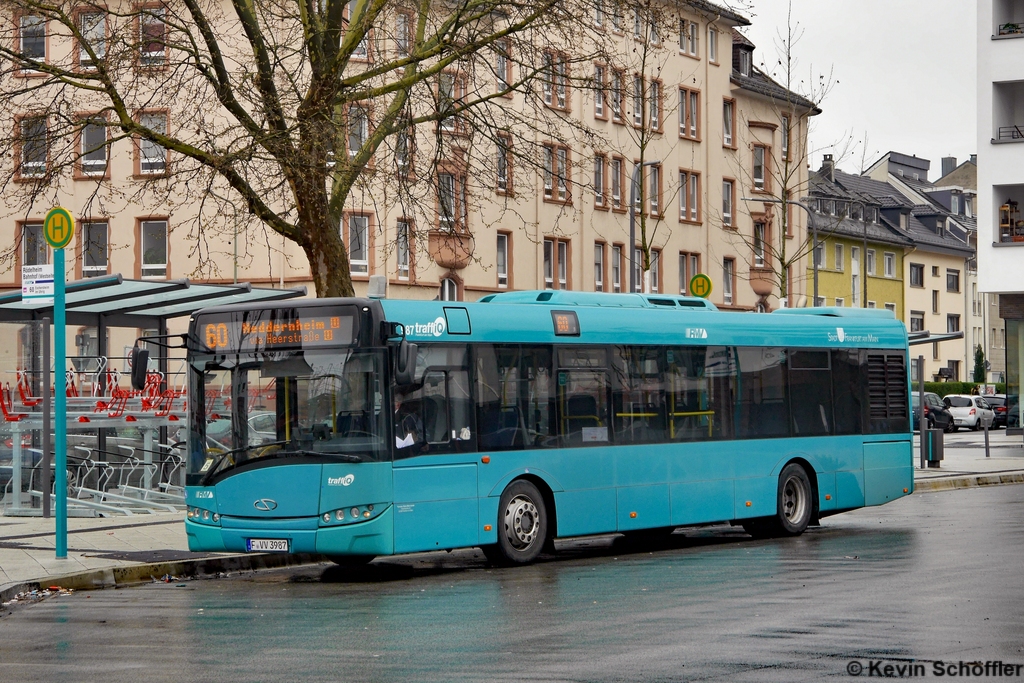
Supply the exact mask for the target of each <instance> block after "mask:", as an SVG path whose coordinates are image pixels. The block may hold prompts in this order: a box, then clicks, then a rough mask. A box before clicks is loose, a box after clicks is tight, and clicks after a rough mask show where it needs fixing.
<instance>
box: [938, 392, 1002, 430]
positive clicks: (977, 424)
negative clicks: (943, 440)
mask: <svg viewBox="0 0 1024 683" xmlns="http://www.w3.org/2000/svg"><path fill="white" fill-rule="evenodd" d="M942 402H943V403H945V404H946V407H947V408H949V412H950V413H951V414H952V415H953V431H954V432H955V431H956V430H958V429H959V428H960V427H969V428H970V429H973V430H978V429H981V428H982V427H984V426H988V427H991V426H992V423H993V422H994V421H995V419H996V413H995V411H994V410H992V407H991V406H989V404H988V402H987V401H985V399H984V397H982V396H968V395H967V394H950V395H949V396H946V397H945V398H943V399H942Z"/></svg>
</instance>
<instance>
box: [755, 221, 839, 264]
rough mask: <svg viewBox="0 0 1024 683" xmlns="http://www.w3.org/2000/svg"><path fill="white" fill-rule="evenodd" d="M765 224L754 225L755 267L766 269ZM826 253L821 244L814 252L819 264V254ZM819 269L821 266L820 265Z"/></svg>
mask: <svg viewBox="0 0 1024 683" xmlns="http://www.w3.org/2000/svg"><path fill="white" fill-rule="evenodd" d="M765 227H766V226H765V224H764V223H763V222H761V221H758V222H756V223H754V267H755V268H764V247H765ZM823 251H824V245H822V244H821V243H819V244H818V246H817V247H816V248H815V250H814V260H815V262H817V261H818V260H819V259H820V257H819V254H820V253H821V252H823ZM818 267H819V268H820V267H821V264H820V263H818Z"/></svg>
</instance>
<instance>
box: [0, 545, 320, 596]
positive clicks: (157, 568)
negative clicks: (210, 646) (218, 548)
mask: <svg viewBox="0 0 1024 683" xmlns="http://www.w3.org/2000/svg"><path fill="white" fill-rule="evenodd" d="M322 561H323V556H322V555H315V554H299V555H272V554H266V553H264V554H258V555H228V556H225V557H204V558H201V559H196V560H176V561H173V562H152V563H148V564H135V565H130V566H126V567H108V568H106V569H92V570H89V571H84V572H76V573H74V574H64V575H62V576H48V577H46V578H43V579H36V580H33V581H24V582H22V583H15V584H9V585H7V586H6V587H4V588H3V589H2V590H0V603H3V602H8V601H10V600H11V599H12V598H14V596H16V595H18V594H19V593H26V592H30V591H34V590H43V589H46V588H48V587H50V586H60V587H61V588H65V589H72V590H98V589H100V588H118V587H121V586H130V585H134V584H140V583H150V582H152V581H158V580H159V579H160V578H161V577H163V576H164V575H167V574H169V575H171V576H179V577H185V576H189V577H192V576H209V575H212V574H217V573H220V572H227V571H249V570H254V569H272V568H276V567H289V566H293V565H302V564H315V563H317V562H322Z"/></svg>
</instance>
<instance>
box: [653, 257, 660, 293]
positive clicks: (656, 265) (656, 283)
mask: <svg viewBox="0 0 1024 683" xmlns="http://www.w3.org/2000/svg"><path fill="white" fill-rule="evenodd" d="M651 291H652V292H655V293H657V292H659V291H661V251H660V250H658V249H652V250H651Z"/></svg>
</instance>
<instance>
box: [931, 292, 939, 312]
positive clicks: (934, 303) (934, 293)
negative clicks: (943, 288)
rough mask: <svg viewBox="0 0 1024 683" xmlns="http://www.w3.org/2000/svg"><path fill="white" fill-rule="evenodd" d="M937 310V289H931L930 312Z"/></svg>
mask: <svg viewBox="0 0 1024 683" xmlns="http://www.w3.org/2000/svg"><path fill="white" fill-rule="evenodd" d="M938 312H939V290H937V289H933V290H932V313H938Z"/></svg>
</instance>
